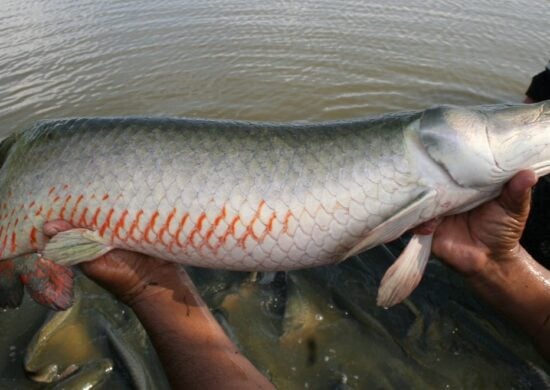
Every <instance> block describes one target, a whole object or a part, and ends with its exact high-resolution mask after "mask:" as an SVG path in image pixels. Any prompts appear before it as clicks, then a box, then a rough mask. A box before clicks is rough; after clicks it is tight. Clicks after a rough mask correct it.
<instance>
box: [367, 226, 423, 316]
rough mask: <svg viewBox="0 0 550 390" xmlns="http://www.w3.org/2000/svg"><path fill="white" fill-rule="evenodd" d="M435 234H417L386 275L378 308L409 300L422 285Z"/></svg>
mask: <svg viewBox="0 0 550 390" xmlns="http://www.w3.org/2000/svg"><path fill="white" fill-rule="evenodd" d="M432 239H433V234H425V235H421V234H415V235H413V236H412V238H411V240H410V241H409V243H408V245H407V246H406V248H405V250H404V251H403V252H402V253H401V255H400V256H399V257H398V258H397V260H396V261H395V262H394V263H393V264H392V266H391V267H390V268H388V270H387V271H386V273H385V274H384V277H383V278H382V281H381V282H380V288H379V289H378V297H377V299H376V303H377V304H378V306H383V307H390V306H393V305H396V304H398V303H400V302H401V301H403V300H404V299H405V298H407V297H408V296H409V295H410V294H411V293H412V292H413V290H414V289H415V288H416V286H418V283H420V279H422V275H423V274H424V270H425V269H426V264H428V259H429V258H430V253H431V251H432Z"/></svg>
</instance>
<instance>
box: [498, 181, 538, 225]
mask: <svg viewBox="0 0 550 390" xmlns="http://www.w3.org/2000/svg"><path fill="white" fill-rule="evenodd" d="M536 183H537V175H536V174H535V172H533V171H531V170H526V171H520V172H518V173H517V174H516V175H515V176H514V177H512V179H511V180H510V181H509V182H508V183H507V184H506V185H505V186H504V189H503V190H502V194H501V195H500V198H499V200H498V201H499V203H500V205H501V206H502V208H503V209H504V210H505V211H506V213H507V214H508V215H510V216H511V217H513V218H515V219H517V220H519V221H521V222H524V221H526V220H527V216H528V215H529V208H530V205H531V187H533V186H534V185H535V184H536Z"/></svg>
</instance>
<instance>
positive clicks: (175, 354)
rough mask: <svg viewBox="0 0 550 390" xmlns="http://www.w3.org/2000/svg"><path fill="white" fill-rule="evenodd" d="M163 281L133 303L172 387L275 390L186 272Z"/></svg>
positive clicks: (166, 275)
mask: <svg viewBox="0 0 550 390" xmlns="http://www.w3.org/2000/svg"><path fill="white" fill-rule="evenodd" d="M159 278H160V279H162V282H161V283H159V284H156V283H153V284H149V285H148V286H147V287H146V288H145V289H144V290H143V291H142V292H141V293H140V294H139V295H138V296H136V297H135V298H133V299H132V300H130V301H129V302H128V303H129V304H130V305H131V307H132V308H133V309H134V311H135V312H136V314H137V315H138V317H139V318H140V320H141V322H142V324H143V326H144V327H145V329H146V330H147V332H148V334H149V336H150V337H151V340H152V342H153V344H154V346H155V349H156V350H157V353H158V355H159V357H160V359H161V361H162V363H163V366H164V368H165V370H166V373H167V376H168V378H169V380H170V383H171V384H172V387H173V388H186V389H187V388H189V389H191V388H201V389H210V388H216V389H217V388H228V389H249V388H250V389H267V388H273V386H272V385H271V383H269V382H268V381H267V379H266V378H265V377H264V376H262V375H261V373H260V372H259V371H258V370H257V369H256V368H255V367H254V366H253V365H252V364H251V363H250V362H249V361H248V360H247V359H246V358H245V357H244V356H242V355H241V354H240V352H239V350H238V349H237V347H236V346H235V345H234V344H233V343H232V342H231V340H230V339H229V338H228V337H227V336H226V334H225V332H224V331H223V329H222V328H221V327H220V325H219V324H218V323H217V321H216V320H215V319H214V317H213V316H212V315H211V314H210V312H209V310H208V308H207V307H206V305H205V304H204V302H203V301H202V299H201V298H200V296H199V295H198V294H197V293H196V292H195V290H194V287H193V285H192V282H191V280H190V279H189V277H188V276H187V274H185V272H184V271H181V272H177V273H172V274H165V275H161V276H160V277H159Z"/></svg>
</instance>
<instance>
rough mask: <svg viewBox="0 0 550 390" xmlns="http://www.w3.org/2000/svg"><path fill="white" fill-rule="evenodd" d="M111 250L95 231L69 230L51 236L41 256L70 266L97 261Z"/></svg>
mask: <svg viewBox="0 0 550 390" xmlns="http://www.w3.org/2000/svg"><path fill="white" fill-rule="evenodd" d="M113 249H114V248H113V247H112V246H110V245H108V243H107V241H106V240H105V239H104V238H102V237H101V236H100V235H99V233H98V232H96V231H92V230H88V229H71V230H67V231H64V232H60V233H57V234H56V235H55V236H53V237H52V238H51V240H50V241H49V242H48V243H47V244H46V247H45V248H44V251H43V252H42V255H43V256H44V258H46V259H48V260H52V261H55V262H56V263H58V264H61V265H64V266H71V265H74V264H78V263H82V262H84V261H90V260H94V259H97V258H98V257H100V256H102V255H104V254H105V253H107V252H109V251H111V250H113Z"/></svg>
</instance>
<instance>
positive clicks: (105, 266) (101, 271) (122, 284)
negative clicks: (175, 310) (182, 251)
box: [44, 220, 193, 305]
mask: <svg viewBox="0 0 550 390" xmlns="http://www.w3.org/2000/svg"><path fill="white" fill-rule="evenodd" d="M73 228H74V226H72V225H71V224H69V223H68V222H66V221H63V220H55V221H50V222H47V223H46V224H45V225H44V233H45V234H46V235H47V236H53V235H55V234H57V233H59V232H62V231H65V230H69V229H73ZM80 269H81V270H82V271H83V272H84V273H85V274H86V275H87V276H88V277H90V278H91V279H93V280H94V281H96V282H97V283H98V284H100V285H101V286H103V287H104V288H105V289H107V290H108V291H110V292H111V293H113V294H114V295H115V296H116V297H117V298H118V299H120V300H121V301H123V302H125V303H126V304H128V305H132V304H133V303H134V302H135V301H137V300H139V299H141V298H142V295H143V294H144V291H145V288H146V287H147V286H151V285H153V286H160V287H162V286H163V285H170V284H172V283H171V282H172V281H171V279H172V278H173V277H174V275H181V274H182V273H184V272H185V271H184V270H183V268H182V267H181V266H180V265H178V264H176V263H172V262H168V261H164V260H159V259H157V258H154V257H151V256H148V255H144V254H141V253H136V252H131V251H125V250H120V249H116V250H113V251H111V252H109V253H107V254H105V255H103V256H101V257H99V258H98V259H95V260H93V261H89V262H86V263H82V264H80ZM180 279H181V278H180ZM189 281H190V280H189ZM190 284H191V286H190V287H191V288H193V286H192V283H190ZM154 291H155V292H158V289H155V290H154ZM150 292H151V291H149V293H150Z"/></svg>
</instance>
